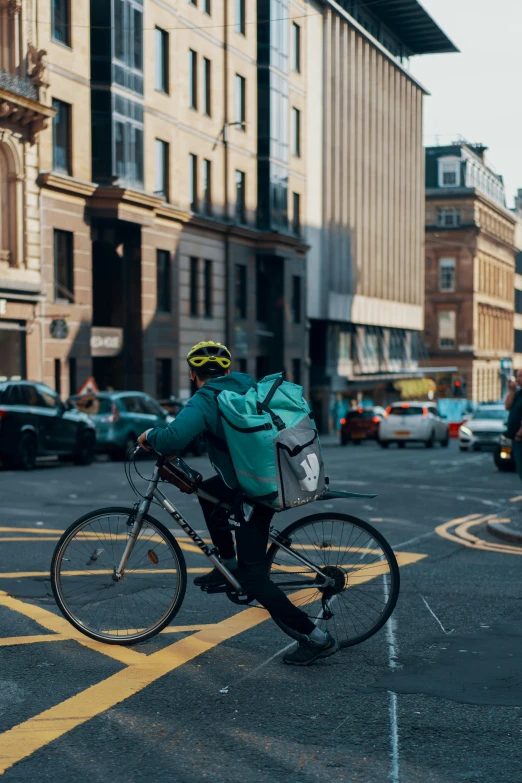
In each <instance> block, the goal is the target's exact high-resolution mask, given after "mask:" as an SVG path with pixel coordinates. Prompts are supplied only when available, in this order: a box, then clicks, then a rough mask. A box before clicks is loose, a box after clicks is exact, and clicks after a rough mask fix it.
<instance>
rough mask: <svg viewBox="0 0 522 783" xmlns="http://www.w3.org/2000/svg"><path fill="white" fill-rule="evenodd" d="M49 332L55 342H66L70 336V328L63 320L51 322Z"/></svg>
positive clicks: (58, 319) (56, 319)
mask: <svg viewBox="0 0 522 783" xmlns="http://www.w3.org/2000/svg"><path fill="white" fill-rule="evenodd" d="M49 331H50V332H51V337H54V339H55V340H65V339H66V338H67V337H68V336H69V326H68V324H67V321H65V320H64V319H63V318H55V319H54V321H51V325H50V327H49Z"/></svg>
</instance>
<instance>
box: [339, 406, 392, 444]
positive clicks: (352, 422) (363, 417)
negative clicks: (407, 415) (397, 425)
mask: <svg viewBox="0 0 522 783" xmlns="http://www.w3.org/2000/svg"><path fill="white" fill-rule="evenodd" d="M383 414H384V410H383V409H382V408H354V409H352V410H349V411H346V414H345V415H344V417H343V418H342V419H341V446H346V445H347V444H348V443H354V444H356V445H358V444H360V443H361V442H362V441H363V440H377V437H378V434H379V424H380V422H381V419H382V417H383Z"/></svg>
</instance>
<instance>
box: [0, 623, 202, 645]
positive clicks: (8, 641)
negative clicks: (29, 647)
mask: <svg viewBox="0 0 522 783" xmlns="http://www.w3.org/2000/svg"><path fill="white" fill-rule="evenodd" d="M214 625H215V623H203V625H169V626H167V628H164V629H163V631H161V633H162V634H164V633H187V632H188V631H202V630H203V629H204V628H213V627H214ZM71 628H72V626H71ZM71 640H72V641H76V640H75V639H72V636H71V634H70V633H69V634H67V635H65V634H60V633H48V634H34V635H33V636H4V637H1V636H0V647H17V646H18V645H19V644H39V643H40V642H67V641H71Z"/></svg>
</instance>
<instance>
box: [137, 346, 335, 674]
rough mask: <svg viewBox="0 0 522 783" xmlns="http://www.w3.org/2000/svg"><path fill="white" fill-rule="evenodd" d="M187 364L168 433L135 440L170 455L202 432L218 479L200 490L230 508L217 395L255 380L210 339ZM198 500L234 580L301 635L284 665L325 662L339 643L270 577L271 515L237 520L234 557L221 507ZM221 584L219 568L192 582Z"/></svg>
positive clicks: (230, 482)
mask: <svg viewBox="0 0 522 783" xmlns="http://www.w3.org/2000/svg"><path fill="white" fill-rule="evenodd" d="M187 362H188V365H189V370H190V378H191V380H192V381H193V382H195V384H196V386H197V392H196V393H195V394H194V396H193V397H192V398H191V399H190V400H189V402H188V403H187V405H186V406H185V407H184V408H183V410H182V411H181V413H180V414H179V415H178V416H177V417H176V419H175V420H174V421H172V422H171V423H170V424H169V426H168V427H167V428H166V429H161V428H154V429H150V430H147V431H146V432H144V433H143V434H142V435H140V437H139V438H138V442H139V444H140V446H142V447H143V448H145V449H147V448H148V449H150V448H152V449H154V450H155V451H157V452H159V453H160V454H164V455H165V456H171V455H173V454H180V453H181V452H182V451H183V449H184V448H185V447H186V446H187V445H188V444H189V443H190V442H191V441H192V440H193V439H194V438H195V437H197V436H198V435H200V434H203V435H204V436H205V437H206V439H207V443H208V453H209V458H210V461H211V463H212V465H213V467H214V468H215V470H216V472H217V475H216V476H213V477H212V478H210V479H207V480H206V481H204V482H202V484H201V488H202V489H203V490H205V492H208V493H209V494H211V495H214V497H217V498H219V499H220V500H222V501H223V502H225V503H230V504H231V505H233V504H234V502H235V500H236V497H237V491H238V483H237V479H236V475H235V471H234V467H233V465H232V459H231V457H230V453H229V452H228V449H227V448H226V441H225V433H224V430H223V425H222V423H221V418H220V415H219V410H218V404H217V394H218V393H219V392H220V391H223V390H224V389H227V390H229V391H235V392H239V393H246V392H247V391H248V390H249V389H250V388H252V387H253V386H255V381H254V380H253V378H251V377H250V376H249V375H246V374H245V373H239V372H231V371H230V365H231V363H232V356H231V354H230V351H229V350H228V348H227V347H226V346H225V345H222V344H221V343H217V342H214V341H209V342H200V343H198V344H197V345H195V346H194V347H193V348H191V350H190V351H189V352H188V354H187ZM199 502H200V505H201V508H202V511H203V515H204V517H205V522H206V523H207V527H208V530H209V533H210V535H211V538H212V541H213V543H214V546H215V547H216V548H217V549H218V550H219V555H220V557H221V559H222V561H223V563H224V564H225V565H226V566H227V568H229V569H230V570H232V571H237V578H238V580H239V581H240V582H241V585H242V586H243V588H244V589H245V590H246V591H247V593H248V594H249V595H252V596H253V597H254V598H255V599H256V600H257V601H259V603H260V604H261V605H262V606H264V607H265V609H267V610H268V611H269V612H270V614H271V615H272V616H274V617H277V618H279V619H280V620H281V621H282V622H284V623H285V625H287V626H289V627H290V628H292V629H293V630H294V631H297V633H298V634H300V637H301V641H300V642H299V644H298V646H297V649H296V650H295V651H293V652H290V653H288V654H286V655H285V656H284V657H283V661H284V662H285V663H288V664H292V665H295V666H308V665H310V664H311V663H313V662H314V661H316V660H317V659H318V658H326V657H328V656H329V655H333V653H335V652H337V650H338V649H339V645H338V643H337V641H336V640H335V639H334V638H333V637H332V636H331V635H330V634H329V633H328V632H324V631H321V630H320V629H319V628H317V627H316V626H315V625H314V624H313V623H312V621H311V620H310V619H309V617H308V616H307V615H306V614H305V613H304V612H302V611H301V610H300V609H298V608H297V607H296V606H294V604H293V603H292V602H291V601H290V600H289V599H288V597H287V596H286V595H285V594H284V593H283V591H282V590H280V589H279V588H278V587H277V586H276V585H275V584H274V583H273V582H272V581H271V580H270V579H269V578H268V575H267V573H266V560H265V556H266V551H267V545H268V534H269V529H270V522H271V520H272V517H273V515H274V512H273V511H272V510H271V509H269V508H267V507H265V506H261V505H256V506H255V507H254V511H253V514H252V516H251V517H250V519H249V520H248V522H246V521H245V520H244V519H236V520H235V524H234V529H235V539H236V547H237V556H236V549H235V547H234V539H233V537H232V532H231V530H230V529H228V528H227V527H225V526H224V522H223V516H222V515H220V514H219V507H217V508H216V506H215V505H214V504H212V503H210V502H208V501H205V500H202V499H201V498H200V499H199ZM238 525H239V526H238ZM225 583H226V580H225V578H224V577H223V576H222V574H221V573H220V571H218V569H217V568H214V569H212V571H210V573H208V574H206V575H204V576H200V577H197V578H196V579H195V580H194V584H196V585H198V586H199V587H202V586H203V587H218V586H220V585H222V584H225Z"/></svg>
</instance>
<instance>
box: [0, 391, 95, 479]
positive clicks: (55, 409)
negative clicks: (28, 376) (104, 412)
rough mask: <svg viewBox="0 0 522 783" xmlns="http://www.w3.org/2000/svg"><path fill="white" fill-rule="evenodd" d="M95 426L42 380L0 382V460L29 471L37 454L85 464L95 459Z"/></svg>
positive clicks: (5, 463) (6, 464) (7, 464)
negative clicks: (41, 381) (34, 381)
mask: <svg viewBox="0 0 522 783" xmlns="http://www.w3.org/2000/svg"><path fill="white" fill-rule="evenodd" d="M94 442H95V429H94V425H93V424H92V422H91V421H90V420H89V418H88V416H85V415H84V414H82V413H80V412H79V411H77V410H75V409H74V408H73V407H72V406H70V405H68V404H66V403H64V402H62V400H61V399H60V397H59V396H58V395H57V394H56V392H55V391H53V390H52V389H50V388H49V387H48V386H44V384H43V383H31V382H28V381H5V382H2V383H0V460H2V463H3V464H4V465H5V466H6V467H9V468H15V469H18V470H31V469H32V468H34V466H35V463H36V459H37V457H45V456H58V457H61V458H66V459H72V460H73V461H74V462H75V463H76V464H77V465H88V464H90V463H91V462H92V460H93V459H94Z"/></svg>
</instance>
